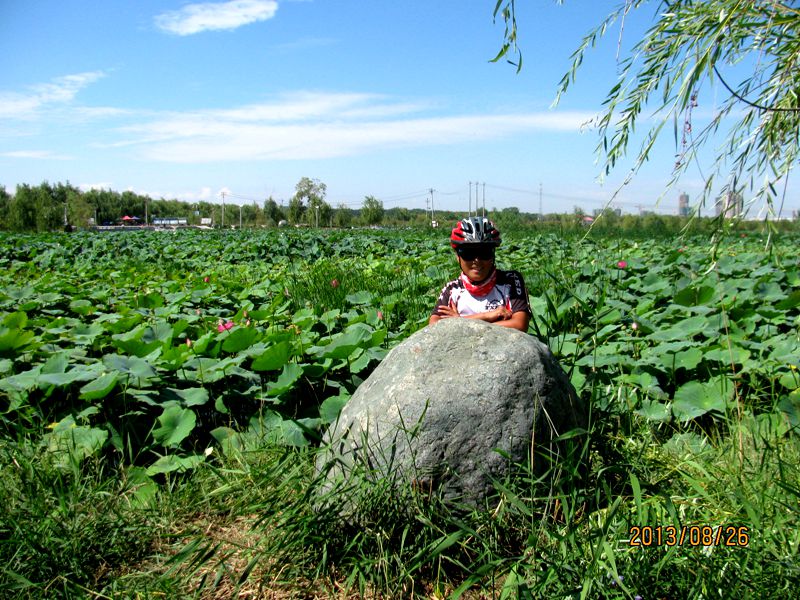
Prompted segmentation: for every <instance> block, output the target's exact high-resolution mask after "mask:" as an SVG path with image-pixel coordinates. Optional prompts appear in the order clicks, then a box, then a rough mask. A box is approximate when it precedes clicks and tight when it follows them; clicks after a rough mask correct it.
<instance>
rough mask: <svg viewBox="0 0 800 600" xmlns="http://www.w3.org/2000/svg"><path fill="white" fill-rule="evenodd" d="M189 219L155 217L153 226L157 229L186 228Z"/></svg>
mask: <svg viewBox="0 0 800 600" xmlns="http://www.w3.org/2000/svg"><path fill="white" fill-rule="evenodd" d="M188 224H189V221H188V219H184V218H182V217H154V218H153V225H155V226H156V227H186V226H187V225H188Z"/></svg>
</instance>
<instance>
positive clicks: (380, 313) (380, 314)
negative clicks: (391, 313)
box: [378, 311, 383, 321]
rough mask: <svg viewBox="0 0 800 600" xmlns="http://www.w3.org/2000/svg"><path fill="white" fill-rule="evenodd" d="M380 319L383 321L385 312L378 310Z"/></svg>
mask: <svg viewBox="0 0 800 600" xmlns="http://www.w3.org/2000/svg"><path fill="white" fill-rule="evenodd" d="M378 320H380V321H383V313H382V312H381V311H378Z"/></svg>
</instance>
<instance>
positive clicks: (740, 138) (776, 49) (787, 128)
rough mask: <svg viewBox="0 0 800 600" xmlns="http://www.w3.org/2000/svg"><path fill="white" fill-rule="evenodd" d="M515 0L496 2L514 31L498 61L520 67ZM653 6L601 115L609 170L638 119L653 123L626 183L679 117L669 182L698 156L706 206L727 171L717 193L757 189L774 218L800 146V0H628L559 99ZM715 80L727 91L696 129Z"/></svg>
mask: <svg viewBox="0 0 800 600" xmlns="http://www.w3.org/2000/svg"><path fill="white" fill-rule="evenodd" d="M515 3H516V2H515V0H498V1H497V4H496V5H495V9H494V17H495V20H498V19H501V20H502V21H503V22H504V23H505V33H504V38H503V45H502V47H501V50H500V52H499V53H498V55H497V56H496V57H495V58H494V60H495V61H499V60H500V59H501V58H505V59H506V60H507V61H508V62H510V63H511V64H513V65H515V66H516V67H517V69H521V67H522V49H521V48H520V46H519V45H518V43H517V19H516V10H515V9H516V6H515ZM646 8H650V9H655V11H654V13H653V16H652V25H651V26H650V28H649V29H648V30H647V31H646V33H645V34H644V35H643V37H642V38H641V39H640V40H639V41H638V42H636V43H635V44H634V45H633V46H632V48H631V50H630V51H629V52H627V53H626V54H625V55H622V56H620V55H619V54H618V57H617V60H618V63H619V64H618V71H619V77H618V79H617V81H615V82H614V83H613V84H612V85H611V87H610V89H609V90H608V92H607V93H606V97H605V100H604V102H603V108H602V110H601V112H600V114H599V115H598V117H597V120H596V123H595V125H596V127H597V131H598V134H599V141H598V145H597V152H598V156H599V158H600V161H601V163H602V174H603V175H607V174H609V173H610V172H611V170H612V169H613V168H614V167H615V166H617V165H618V163H620V162H621V161H622V159H623V158H624V157H625V156H626V155H627V154H628V151H629V143H630V142H631V141H632V139H633V137H634V131H635V128H636V125H637V124H639V125H641V124H647V126H648V129H647V130H646V131H645V134H644V136H643V138H642V139H643V141H642V142H641V145H640V146H639V147H638V151H637V153H636V156H635V159H634V160H633V165H632V168H631V171H630V174H629V176H628V178H627V179H626V181H625V182H626V183H627V182H628V181H630V178H631V177H633V176H634V175H635V173H636V172H637V171H638V169H639V168H640V167H641V165H642V164H643V163H644V162H645V161H646V160H647V159H648V157H649V155H650V152H651V150H652V148H653V146H654V144H655V142H656V139H657V138H658V137H659V136H660V135H661V134H662V133H663V131H664V129H665V126H666V125H668V124H669V123H672V124H673V128H672V129H673V132H674V137H675V144H676V161H675V166H674V169H673V174H672V175H673V177H672V180H671V183H670V185H672V184H674V183H675V182H676V181H677V180H678V178H679V177H680V175H681V174H683V173H684V172H685V171H686V170H687V168H688V167H689V166H690V165H692V164H696V165H697V167H698V168H699V169H700V174H701V175H702V177H703V179H704V180H705V188H704V192H703V195H702V198H701V201H702V203H703V204H704V203H705V202H706V201H707V200H708V199H709V197H710V195H711V194H712V191H713V190H714V189H715V186H714V183H715V178H717V177H722V178H723V185H722V191H721V192H719V191H717V193H721V194H727V193H729V192H730V193H737V194H742V193H743V192H745V191H748V192H750V193H749V194H748V195H750V197H751V200H750V202H749V204H753V203H754V202H756V201H758V200H765V201H766V206H767V207H768V208H769V214H768V215H767V217H769V216H771V215H775V214H777V213H778V212H779V211H776V210H775V201H776V200H777V199H779V198H780V197H781V196H782V195H783V194H785V189H786V182H787V179H788V176H789V173H790V171H791V170H792V168H793V167H794V166H795V165H796V164H797V161H798V153H799V152H800V140H799V139H798V137H799V136H800V103H799V102H798V93H800V64H798V63H799V62H800V61H799V59H800V2H797V1H794V0H790V1H784V2H779V1H777V0H705V1H703V2H698V1H696V0H674V1H671V2H670V1H665V0H661V1H656V0H625V2H622V3H620V4H619V5H617V7H616V8H615V9H614V10H613V11H612V12H611V13H609V14H608V16H607V17H606V18H605V19H603V20H602V22H601V23H600V24H598V25H597V26H596V27H595V28H594V29H593V30H592V31H590V32H589V33H588V34H587V35H586V36H585V37H584V38H583V39H582V41H581V43H580V45H579V47H578V48H577V50H576V51H575V52H574V53H573V55H572V63H571V66H570V68H569V70H568V71H567V73H565V75H564V77H563V78H562V79H561V82H560V84H559V86H558V91H557V95H556V100H555V103H556V104H557V103H558V101H559V99H560V98H561V96H562V94H564V93H566V92H567V90H568V89H569V86H570V85H571V84H572V83H574V81H575V78H576V76H577V72H578V70H579V68H580V66H581V63H582V62H583V58H584V55H585V54H586V52H587V51H588V50H589V49H590V48H593V47H594V46H596V45H597V43H598V42H599V41H600V40H601V39H602V38H603V37H605V36H606V34H607V33H608V32H609V30H610V29H611V27H612V26H614V25H617V24H618V26H619V35H620V40H621V38H622V35H623V31H624V22H625V18H626V17H627V16H628V15H629V14H630V13H631V12H632V11H634V10H644V9H646ZM620 46H621V44H620ZM742 73H744V75H742ZM714 85H716V86H717V92H720V91H722V92H723V98H724V99H723V100H722V102H721V103H719V104H718V105H717V106H716V107H714V108H715V112H714V114H713V116H712V118H711V121H710V122H709V123H708V124H707V125H705V126H704V127H703V128H701V129H699V130H693V129H692V109H693V108H695V107H697V106H698V103H699V102H700V103H702V101H703V94H704V93H706V94H707V97H710V96H711V90H712V86H714ZM645 109H646V110H647V113H646V114H643V111H645ZM653 115H654V118H652V120H651V117H653ZM667 129H669V128H667ZM720 138H721V140H720ZM720 141H721V143H720ZM710 143H713V146H714V159H713V164H711V165H710V167H711V168H709V169H708V170H706V169H705V168H703V166H702V165H701V164H700V161H699V160H698V152H699V150H700V149H701V148H703V147H704V146H706V145H707V144H710ZM623 185H624V184H623Z"/></svg>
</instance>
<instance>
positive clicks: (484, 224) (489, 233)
mask: <svg viewBox="0 0 800 600" xmlns="http://www.w3.org/2000/svg"><path fill="white" fill-rule="evenodd" d="M463 244H483V245H486V246H499V245H500V232H499V231H498V230H497V228H496V227H495V226H494V223H492V222H491V221H490V220H489V219H487V218H486V217H467V218H466V219H461V220H460V221H459V222H458V223H456V226H455V227H453V232H452V233H451V234H450V245H451V246H452V247H453V248H458V247H459V246H461V245H463Z"/></svg>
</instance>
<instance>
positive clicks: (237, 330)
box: [0, 227, 800, 599]
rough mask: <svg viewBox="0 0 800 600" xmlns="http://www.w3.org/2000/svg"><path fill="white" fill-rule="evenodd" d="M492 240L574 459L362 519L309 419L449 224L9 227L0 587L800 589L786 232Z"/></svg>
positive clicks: (359, 359) (791, 271) (706, 593)
mask: <svg viewBox="0 0 800 600" xmlns="http://www.w3.org/2000/svg"><path fill="white" fill-rule="evenodd" d="M507 231H508V233H507V234H506V232H505V231H504V234H505V235H504V242H503V246H502V247H501V249H500V251H499V253H498V262H499V266H500V267H501V268H515V269H518V270H520V271H521V272H522V273H523V275H524V277H525V280H526V283H527V285H528V292H529V296H530V299H531V303H532V306H533V310H534V319H533V322H532V324H531V330H530V333H531V334H532V335H536V336H537V337H539V338H540V339H542V340H543V341H545V342H546V343H547V344H548V345H549V346H550V347H551V348H552V349H553V351H554V353H555V354H556V355H557V357H558V358H559V359H560V361H561V364H562V365H563V367H564V369H565V370H566V371H567V373H568V374H569V376H570V378H571V381H572V382H573V384H574V386H575V388H576V390H577V391H578V393H579V394H580V395H581V396H582V397H583V398H584V399H585V400H586V401H587V402H588V403H589V406H590V407H591V419H590V424H589V426H588V428H587V430H578V431H572V432H568V433H567V434H565V436H564V437H565V438H569V440H570V441H571V442H572V443H574V444H575V445H576V446H577V447H578V448H579V450H580V451H579V452H578V453H577V455H576V456H575V457H573V458H571V459H570V460H568V461H562V462H560V463H558V464H553V465H550V469H549V473H548V474H547V476H545V477H541V476H540V473H539V471H538V470H536V471H534V469H532V468H531V465H520V467H521V469H520V471H521V475H519V476H515V477H514V478H513V479H509V480H507V481H498V482H497V492H498V494H497V498H496V499H495V500H494V501H493V502H492V503H491V504H490V505H487V506H486V507H481V509H473V510H470V511H463V510H452V507H447V506H443V505H441V504H440V503H438V502H437V499H436V498H435V496H434V497H421V496H419V495H412V496H411V498H410V501H411V502H412V504H413V506H414V510H412V511H411V513H410V514H407V513H399V512H398V511H396V510H394V508H393V506H394V504H393V502H394V501H395V500H396V499H395V498H392V497H388V496H387V495H385V494H381V493H380V490H375V493H374V510H373V511H371V513H370V518H369V519H367V520H365V521H364V522H362V523H359V526H358V527H354V526H351V525H348V524H346V523H342V522H340V520H339V519H337V516H336V511H335V502H336V496H335V494H336V493H342V492H335V491H334V492H330V494H331V498H330V499H331V502H328V503H319V502H318V501H316V500H315V498H317V494H318V493H319V492H318V489H319V484H318V482H317V481H316V479H315V473H314V469H313V463H314V457H315V453H316V451H317V447H318V445H319V440H320V434H321V432H322V431H324V429H325V427H326V426H327V425H328V424H330V423H331V422H333V421H334V420H335V419H336V417H337V415H338V413H339V410H340V409H341V407H342V406H343V405H344V404H345V403H346V402H347V400H348V399H349V397H350V396H351V394H352V393H353V392H354V391H355V390H356V388H357V387H358V385H359V384H360V383H361V382H362V381H363V380H364V379H365V378H366V377H367V376H368V375H369V373H370V372H371V371H372V369H374V368H375V366H376V365H377V364H378V363H379V362H380V361H381V360H382V359H383V358H384V357H385V355H386V353H387V352H388V351H389V350H390V349H391V348H392V347H393V346H394V345H396V344H397V343H399V342H400V341H402V340H403V339H405V338H406V337H407V336H409V335H410V334H411V333H413V332H414V331H416V330H418V329H419V328H421V327H423V326H425V324H426V323H427V318H428V315H429V311H430V309H431V306H432V305H433V302H434V300H435V297H436V295H437V294H438V292H439V290H440V289H441V287H442V285H443V284H444V283H445V282H446V281H447V280H449V279H451V278H452V277H453V276H454V275H455V274H456V271H455V270H456V268H457V267H456V264H455V261H454V259H453V257H452V253H451V252H450V251H449V246H448V245H447V242H446V235H445V234H444V233H443V232H442V231H435V230H433V231H429V230H413V229H405V230H389V229H387V230H328V231H320V230H310V229H308V230H291V231H289V230H278V229H268V230H263V231H259V230H252V231H247V230H245V231H233V232H232V231H193V230H178V231H175V232H159V231H129V232H106V233H98V232H91V231H86V232H73V233H70V234H67V233H60V234H53V233H38V234H37V233H28V234H26V233H13V234H12V233H5V234H0V265H1V266H2V269H0V465H2V469H1V470H0V504H2V506H3V511H2V516H1V517H0V565H2V566H0V595H2V596H5V597H20V598H45V597H76V598H111V597H114V598H124V597H131V598H154V597H166V598H183V597H185V598H223V597H224V598H227V597H237V596H238V597H248V598H257V597H260V598H284V597H285V598H290V597H320V598H322V597H340V598H350V597H390V596H402V597H426V598H444V597H454V598H458V597H462V598H512V597H521V598H526V597H527V598H551V597H570V598H631V599H632V598H646V599H649V598H689V597H697V598H699V597H702V598H728V597H733V596H737V597H740V598H750V597H758V598H764V597H774V598H784V597H789V596H791V595H793V593H792V592H791V590H792V589H796V587H797V585H798V583H800V560H798V550H799V549H798V544H799V543H800V466H798V465H800V439H799V438H798V426H800V261H798V255H797V247H798V244H799V243H800V235H798V233H796V232H791V231H786V232H772V233H771V234H769V235H768V236H767V235H762V234H760V233H759V232H757V231H752V230H747V229H741V230H734V229H730V230H728V231H727V232H726V233H727V235H725V236H723V237H721V238H719V237H717V238H712V237H711V236H708V235H700V236H697V237H691V236H683V237H679V236H676V235H668V236H664V235H659V234H657V233H656V232H654V231H652V230H647V229H645V228H643V227H639V228H638V230H630V231H626V232H625V234H624V235H620V234H619V230H617V231H616V232H615V230H613V229H611V228H607V229H606V230H605V231H600V229H599V228H598V230H596V231H592V232H590V233H589V235H588V236H587V237H584V234H585V233H586V232H585V230H582V229H579V228H577V227H576V228H575V229H571V228H569V229H567V228H563V227H561V228H560V229H559V230H558V231H547V230H545V229H544V228H541V229H539V230H532V229H530V228H519V229H516V230H515V229H514V228H513V227H512V228H511V229H510V230H507ZM534 472H535V473H536V474H534ZM556 474H557V475H558V477H552V476H553V475H556ZM551 482H552V483H551ZM325 506H329V508H325Z"/></svg>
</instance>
